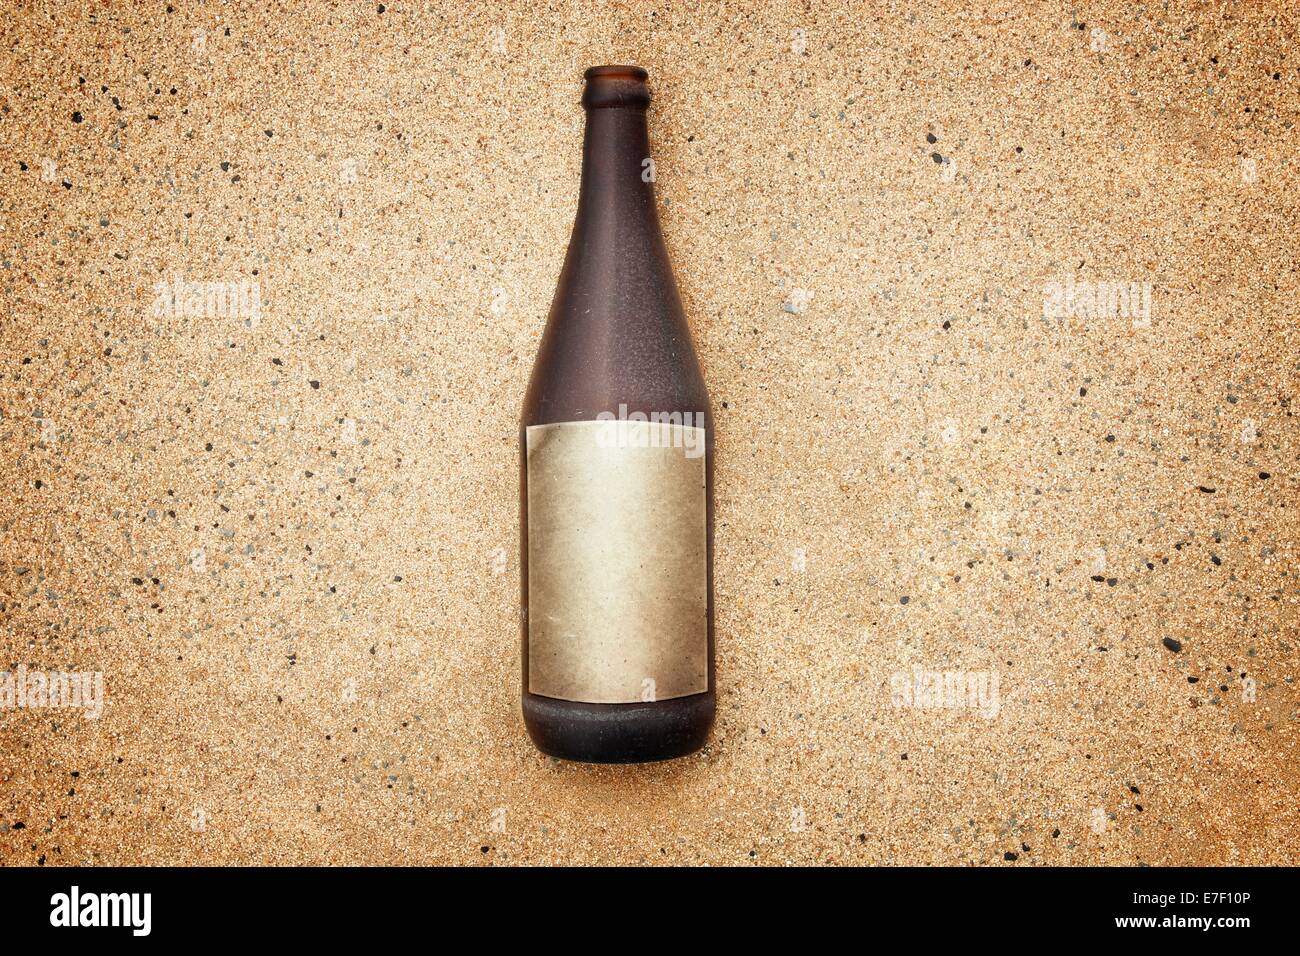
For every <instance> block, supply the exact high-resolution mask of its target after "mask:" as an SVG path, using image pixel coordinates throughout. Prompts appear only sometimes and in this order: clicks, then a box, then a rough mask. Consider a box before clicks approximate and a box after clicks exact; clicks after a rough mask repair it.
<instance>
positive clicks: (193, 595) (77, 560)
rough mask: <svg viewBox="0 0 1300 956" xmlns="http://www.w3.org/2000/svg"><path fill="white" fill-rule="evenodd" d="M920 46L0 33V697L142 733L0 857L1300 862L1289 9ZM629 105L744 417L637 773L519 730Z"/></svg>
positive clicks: (706, 336)
mask: <svg viewBox="0 0 1300 956" xmlns="http://www.w3.org/2000/svg"><path fill="white" fill-rule="evenodd" d="M912 6H913V5H908V4H883V3H882V4H877V5H865V4H863V5H856V6H855V5H851V4H836V5H826V6H822V5H819V4H796V3H781V4H770V5H761V6H760V5H757V4H755V5H754V6H753V7H750V6H747V5H726V6H722V7H715V6H714V5H712V4H699V5H696V4H691V5H689V6H688V5H669V4H655V5H632V4H627V5H624V4H612V5H611V4H599V5H595V4H592V5H588V4H581V3H571V4H570V3H565V4H560V3H546V2H542V3H526V4H511V5H509V9H508V12H498V11H494V10H492V9H491V7H492V5H483V6H482V8H481V9H478V10H477V12H474V11H472V10H471V5H468V4H453V3H450V2H448V3H445V4H440V3H419V4H415V3H401V2H398V3H388V4H386V5H382V6H381V5H377V4H344V3H338V4H321V3H301V4H298V3H295V4H279V5H273V6H272V7H271V8H270V9H264V5H256V6H254V5H248V6H244V5H240V4H234V3H230V4H218V3H190V2H183V0H174V2H173V3H171V4H170V5H167V4H163V3H151V4H148V5H145V4H125V3H123V4H79V3H71V2H63V3H41V4H15V3H12V2H8V3H5V9H4V13H3V17H2V18H0V50H2V51H3V52H2V53H0V70H2V71H3V90H2V92H0V416H2V417H0V480H2V481H3V499H2V504H0V507H2V511H0V651H2V652H3V660H2V661H0V667H3V668H5V669H8V670H11V671H12V670H14V669H15V668H17V667H18V666H19V665H23V666H25V667H26V668H28V669H29V670H36V671H46V672H48V671H56V670H60V671H89V672H94V671H100V672H102V673H103V675H104V682H105V692H106V701H105V704H104V710H103V713H102V716H100V717H99V719H97V720H96V719H91V718H90V717H89V716H87V715H86V714H84V713H83V712H81V711H77V710H51V709H41V708H26V709H13V710H7V711H2V712H0V861H3V862H4V863H6V864H29V863H30V864H34V863H38V862H43V863H45V864H54V863H130V862H147V863H158V862H167V863H182V862H201V863H217V862H234V861H240V862H257V863H288V862H313V863H337V862H362V863H377V862H390V863H403V862H409V863H419V862H453V863H471V864H479V863H503V862H509V863H579V862H596V861H603V862H627V863H636V862H650V863H706V862H707V863H714V864H736V863H742V864H744V863H756V864H779V863H787V862H802V863H811V862H820V861H827V862H834V863H851V862H861V863H883V862H897V863H951V864H965V863H972V862H973V863H996V864H998V865H1026V864H1032V863H1038V862H1053V863H1123V864H1131V863H1135V862H1142V863H1152V864H1161V863H1201V864H1203V863H1245V862H1267V863H1282V862H1288V863H1296V862H1300V856H1298V854H1297V850H1296V840H1295V835H1296V832H1297V823H1298V822H1300V811H1298V810H1297V805H1298V804H1300V801H1298V800H1297V789H1298V788H1297V781H1298V777H1300V771H1297V759H1296V758H1297V753H1296V743H1297V705H1298V701H1297V688H1296V684H1295V679H1296V671H1297V653H1296V645H1297V641H1298V640H1300V634H1298V633H1297V614H1296V606H1297V600H1298V598H1300V596H1298V595H1297V587H1296V584H1297V582H1296V574H1297V547H1296V546H1297V535H1298V534H1300V531H1298V526H1300V522H1297V515H1296V505H1297V501H1298V500H1300V498H1298V497H1297V488H1298V487H1300V476H1298V475H1297V471H1296V466H1297V454H1298V453H1300V442H1298V440H1297V427H1296V418H1295V415H1296V408H1295V405H1294V403H1295V400H1296V385H1297V361H1298V359H1300V350H1298V349H1297V333H1296V315H1297V309H1296V301H1297V291H1298V290H1297V271H1296V256H1295V236H1296V235H1297V234H1298V232H1300V222H1298V221H1297V220H1298V218H1300V217H1298V216H1297V198H1298V196H1300V190H1298V188H1297V187H1298V184H1300V179H1298V176H1297V173H1298V169H1297V162H1298V161H1297V157H1298V156H1300V143H1298V142H1297V134H1296V129H1295V126H1294V120H1295V118H1296V111H1297V105H1298V101H1300V97H1298V96H1297V79H1298V78H1300V76H1298V72H1297V67H1300V63H1297V57H1300V51H1297V46H1296V37H1297V22H1298V21H1297V13H1296V10H1295V7H1294V5H1292V4H1289V3H1285V2H1281V0H1278V2H1273V3H1267V2H1261V3H1249V4H1245V3H1243V4H1222V5H1221V4H1208V3H1207V4H1184V3H1170V4H1155V5H1150V4H1148V5H1138V6H1133V5H1130V4H1126V3H1118V2H1114V3H1085V4H1083V5H1081V6H1080V5H1075V6H1074V7H1067V6H1065V5H1059V6H1058V5H1055V4H1043V5H1034V4H1025V3H1020V2H1014V3H1013V2H1006V3H998V4H993V5H992V6H991V7H990V8H987V9H985V10H979V9H977V8H972V7H971V5H969V4H956V3H952V4H939V5H935V6H933V7H926V6H925V5H915V6H916V12H909V7H912ZM602 62H634V63H638V64H641V65H643V66H645V67H646V68H647V69H649V71H650V77H651V85H652V88H653V89H654V91H655V96H656V100H655V106H654V107H653V111H652V126H651V135H652V139H653V141H654V145H655V152H656V160H657V174H658V184H659V190H660V202H661V205H662V213H663V218H664V224H665V230H666V233H667V238H668V244H669V248H670V250H671V252H672V254H673V258H674V262H675V265H676V268H677V272H678V277H679V281H680V284H681V287H682V294H683V297H684V300H685V303H686V306H687V311H688V314H689V315H690V318H691V321H692V323H693V328H694V332H695V336H696V341H697V347H698V349H699V351H700V355H701V359H702V361H703V364H704V366H705V370H706V374H707V376H708V381H709V386H710V390H711V393H712V396H713V402H714V410H715V412H716V415H717V424H718V437H717V492H718V494H717V528H718V535H717V566H716V572H717V583H716V594H717V644H718V673H719V678H720V680H719V720H718V725H717V727H716V730H715V732H714V735H713V738H712V742H711V743H710V744H709V746H708V747H707V749H706V750H704V751H703V752H701V753H700V754H698V755H696V756H695V757H693V758H690V759H686V760H683V761H679V762H676V763H673V764H669V765H661V766H649V767H640V768H636V767H633V768H617V769H611V768H590V767H583V766H577V765H567V764H562V763H559V762H555V761H552V760H549V759H547V758H544V757H542V756H540V755H539V754H538V753H537V752H536V751H535V750H534V749H533V748H532V746H531V745H530V743H529V741H528V739H527V738H526V736H525V734H524V732H523V728H522V726H521V723H520V719H519V716H518V704H517V697H518V693H519V687H518V683H519V661H518V654H519V647H518V622H517V606H518V586H519V584H518V557H517V550H518V534H517V528H516V522H517V505H518V502H517V494H518V492H517V469H518V457H517V456H518V453H519V452H518V448H517V431H516V429H517V425H518V410H519V406H520V403H521V400H522V396H523V389H524V384H525V380H526V376H527V374H528V370H529V368H530V366H531V362H532V358H533V352H534V349H535V347H536V344H537V342H538V338H539V336H540V334H541V330H542V323H543V320H544V317H545V314H546V310H547V307H548V304H549V301H550V296H551V293H552V291H553V289H554V285H555V280H556V277H557V274H558V271H559V265H560V260H561V256H562V254H563V252H564V247H565V243H566V241H567V238H568V230H569V227H570V224H571V222H572V216H573V212H574V202H575V197H576V191H577V185H578V182H577V173H578V168H579V159H580V156H579V149H580V138H581V130H582V119H583V117H582V113H581V110H580V109H579V107H578V105H577V101H578V96H579V93H580V78H581V72H582V69H583V68H584V67H586V66H588V65H591V64H594V63H602ZM177 276H179V277H180V278H181V280H182V281H183V282H187V283H221V284H222V285H218V286H213V287H212V288H211V289H209V288H207V287H206V286H205V288H204V289H203V290H202V294H201V295H193V294H192V293H193V290H191V289H189V288H188V287H186V288H184V289H182V295H181V296H180V300H181V304H180V306H179V307H178V308H176V307H173V306H174V305H175V303H174V302H173V301H172V295H171V293H170V292H160V290H159V289H158V288H156V284H157V283H159V282H160V280H166V282H167V283H168V284H169V285H168V287H167V288H174V286H175V283H176V277H177ZM1130 283H1131V284H1132V285H1130ZM1071 286H1073V289H1072V290H1071ZM254 290H256V292H257V294H258V296H260V300H254V298H253V291H254ZM1130 290H1132V292H1133V294H1132V295H1130ZM1085 293H1086V298H1085ZM1121 293H1122V296H1121ZM187 300H192V301H190V302H187ZM1099 300H1100V302H1101V306H1100V307H1099V306H1098V301H1099ZM1062 302H1064V303H1065V305H1064V306H1062V304H1061V303H1062ZM1084 302H1087V303H1091V306H1090V307H1088V306H1083V305H1080V303H1084ZM258 303H260V307H255V306H256V305H258ZM1071 303H1073V304H1074V307H1073V308H1071V307H1070V304H1071ZM1115 303H1118V304H1117V305H1115ZM1147 303H1149V308H1148V307H1147ZM1112 305H1114V308H1112ZM1062 313H1064V314H1062ZM1085 313H1086V314H1085ZM1098 313H1100V314H1098ZM1110 313H1113V314H1110ZM1166 641H1167V642H1168V643H1166ZM1173 648H1177V650H1174V649H1173ZM913 668H920V669H922V670H923V671H924V670H930V671H937V672H944V671H947V672H952V673H954V674H956V675H958V676H957V678H956V680H957V681H958V684H957V685H956V686H957V687H958V689H959V690H960V688H961V687H963V686H964V687H966V688H967V689H971V688H973V689H974V692H987V691H988V690H989V689H990V686H991V685H990V680H991V679H992V678H993V677H996V679H997V688H998V696H997V698H996V701H995V702H996V705H997V706H996V707H992V706H984V707H978V706H977V707H968V706H963V707H928V706H918V704H925V703H927V698H926V695H925V694H922V695H920V696H918V695H917V694H916V693H915V691H914V690H913V687H914V684H915V680H914V674H915V672H914V671H913ZM900 675H901V676H900ZM963 681H964V682H965V683H964V684H963V683H962V682H963ZM922 687H923V689H924V675H922ZM982 699H983V700H984V701H985V703H986V704H992V703H994V700H993V698H992V697H991V696H987V694H986V696H985V697H984V698H982ZM947 702H948V703H960V702H967V699H966V698H963V699H962V700H960V701H959V700H957V699H956V698H955V697H954V698H952V699H949V700H948V701H947ZM994 711H996V713H994Z"/></svg>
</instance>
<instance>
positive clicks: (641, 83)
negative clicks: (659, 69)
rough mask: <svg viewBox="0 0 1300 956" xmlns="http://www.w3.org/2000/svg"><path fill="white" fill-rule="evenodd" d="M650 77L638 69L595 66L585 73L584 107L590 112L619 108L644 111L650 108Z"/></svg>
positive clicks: (636, 67)
mask: <svg viewBox="0 0 1300 956" xmlns="http://www.w3.org/2000/svg"><path fill="white" fill-rule="evenodd" d="M649 77H650V74H649V73H647V72H646V71H645V70H643V69H641V67H639V66H593V67H591V68H590V69H589V70H587V71H586V72H585V73H584V74H583V79H585V80H586V85H585V87H584V89H583V91H582V105H583V106H584V107H585V108H586V109H589V110H596V109H608V108H610V107H619V106H623V107H628V108H630V109H642V110H643V109H645V108H646V107H648V106H649V105H650V88H649V87H648V86H646V80H647V79H649Z"/></svg>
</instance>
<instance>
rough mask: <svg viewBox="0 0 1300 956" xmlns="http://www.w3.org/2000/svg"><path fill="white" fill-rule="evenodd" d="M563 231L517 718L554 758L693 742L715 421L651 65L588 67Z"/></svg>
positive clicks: (529, 470) (529, 519)
mask: <svg viewBox="0 0 1300 956" xmlns="http://www.w3.org/2000/svg"><path fill="white" fill-rule="evenodd" d="M583 102H584V106H585V107H586V109H587V129H586V135H585V140H584V147H583V173H582V188H581V193H580V197H579V202H578V212H577V216H576V218H575V222H574V229H573V235H572V238H571V240H570V244H569V250H568V253H567V255H566V258H565V263H564V268H563V270H562V272H561V275H560V280H559V283H558V286H557V290H556V293H555V298H554V300H553V302H552V306H551V312H550V315H549V317H548V319H547V324H546V331H545V332H544V333H543V336H542V342H541V345H540V347H539V350H538V355H537V359H536V362H535V364H534V367H533V374H532V378H531V380H530V382H529V387H528V392H527V395H526V397H525V400H524V407H523V415H522V420H521V427H520V466H521V467H520V472H521V473H520V488H521V493H520V512H521V527H520V538H521V562H520V564H521V569H522V597H523V615H522V621H523V654H522V657H523V662H522V663H523V667H522V670H523V688H522V701H523V716H524V722H525V725H526V726H527V728H528V732H529V734H530V736H531V737H532V739H533V741H534V743H535V744H536V745H537V746H538V748H539V749H541V750H542V751H543V752H545V753H547V754H549V755H551V756H555V757H561V758H565V759H573V760H583V761H591V762H602V763H629V762H639V761H647V760H662V759H668V758H671V757H677V756H682V755H684V754H687V753H691V752H693V751H694V750H697V749H698V748H699V747H700V746H702V745H703V743H704V740H705V739H706V738H707V736H708V731H709V728H710V726H711V725H712V722H713V715H714V709H715V699H716V695H715V687H714V663H713V659H714V654H713V547H712V542H713V428H712V417H711V412H710V407H709V398H708V393H707V391H706V389H705V386H704V379H703V376H702V375H701V373H700V369H699V364H698V362H697V360H696V357H695V351H694V347H693V345H692V343H691V337H690V331H689V328H688V326H687V324H686V319H685V316H684V314H683V310H682V307H681V302H680V298H679V296H678V293H677V287H676V283H675V280H674V279H673V275H672V268H671V265H670V264H669V261H668V254H667V250H666V248H665V246H664V242H663V236H662V233H661V231H660V228H659V222H658V215H657V212H656V209H655V202H654V193H653V179H654V176H653V164H652V162H650V154H649V143H648V135H647V129H646V107H647V105H648V103H649V94H648V91H647V90H646V87H645V73H644V71H641V70H638V69H636V68H633V67H597V68H594V69H592V70H589V71H588V73H587V86H586V90H585V91H584V96H583Z"/></svg>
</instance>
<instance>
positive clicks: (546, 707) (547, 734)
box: [523, 692, 716, 763]
mask: <svg viewBox="0 0 1300 956" xmlns="http://www.w3.org/2000/svg"><path fill="white" fill-rule="evenodd" d="M715 700H716V695H715V694H713V693H712V692H710V693H707V694H693V695H691V696H690V697H674V698H672V699H670V700H660V701H655V702H653V703H646V704H582V703H578V702H576V701H571V700H558V699H556V698H554V697H539V696H537V695H536V694H529V693H527V692H525V693H524V695H523V712H524V726H526V727H527V728H528V736H529V737H531V738H532V740H533V743H534V744H535V745H536V746H537V749H538V750H540V751H541V752H542V753H544V754H546V755H547V756H550V757H557V758H559V759H560V760H575V761H579V762H581V763H651V762H653V761H657V760H672V759H673V758H674V757H684V756H686V755H687V754H691V753H694V752H695V751H697V750H699V749H700V748H701V747H703V746H704V742H705V741H706V740H707V739H708V736H709V729H710V728H711V727H712V726H713V713H714V708H715Z"/></svg>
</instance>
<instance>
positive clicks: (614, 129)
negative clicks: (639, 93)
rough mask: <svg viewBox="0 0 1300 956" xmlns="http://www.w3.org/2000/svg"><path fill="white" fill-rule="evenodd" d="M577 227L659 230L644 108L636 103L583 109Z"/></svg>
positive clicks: (656, 231) (654, 231)
mask: <svg viewBox="0 0 1300 956" xmlns="http://www.w3.org/2000/svg"><path fill="white" fill-rule="evenodd" d="M577 227H578V229H579V230H586V229H590V228H593V227H595V228H601V229H603V228H614V229H618V230H619V231H620V232H626V231H627V230H636V229H650V230H651V234H654V235H657V234H658V232H659V222H658V217H657V216H656V215H655V202H654V163H653V161H652V160H651V158H650V135H649V132H648V131H647V124H646V111H645V109H644V108H639V107H637V106H605V107H599V108H594V109H592V108H589V109H588V110H587V129H586V134H585V136H584V139H583V146H582V186H581V190H580V192H579V194H578V215H577Z"/></svg>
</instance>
